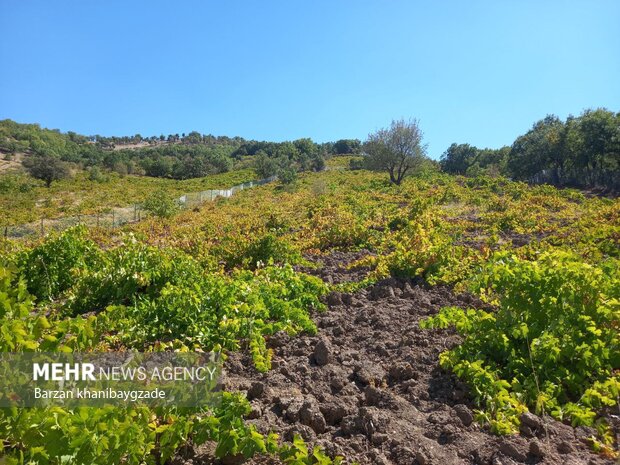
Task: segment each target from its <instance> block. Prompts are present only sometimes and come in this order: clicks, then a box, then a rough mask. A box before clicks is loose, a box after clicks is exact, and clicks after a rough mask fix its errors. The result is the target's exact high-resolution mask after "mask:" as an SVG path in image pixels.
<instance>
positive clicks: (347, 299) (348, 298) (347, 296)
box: [342, 294, 353, 305]
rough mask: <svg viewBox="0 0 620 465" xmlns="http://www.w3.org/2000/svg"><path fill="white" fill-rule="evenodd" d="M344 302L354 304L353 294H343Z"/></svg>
mask: <svg viewBox="0 0 620 465" xmlns="http://www.w3.org/2000/svg"><path fill="white" fill-rule="evenodd" d="M342 303H343V304H345V305H351V304H353V296H352V295H351V294H342Z"/></svg>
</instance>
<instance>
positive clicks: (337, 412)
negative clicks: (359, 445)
mask: <svg viewBox="0 0 620 465" xmlns="http://www.w3.org/2000/svg"><path fill="white" fill-rule="evenodd" d="M319 409H320V410H321V413H322V414H323V417H324V418H325V421H326V422H327V424H328V425H331V426H334V425H336V424H338V423H339V422H340V421H341V420H342V419H343V418H344V416H345V415H346V414H347V409H346V408H345V407H344V406H342V405H340V404H336V403H334V402H329V403H326V404H321V405H320V406H319Z"/></svg>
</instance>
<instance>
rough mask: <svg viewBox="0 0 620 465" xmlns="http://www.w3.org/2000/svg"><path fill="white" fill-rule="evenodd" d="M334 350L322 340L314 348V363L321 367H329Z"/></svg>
mask: <svg viewBox="0 0 620 465" xmlns="http://www.w3.org/2000/svg"><path fill="white" fill-rule="evenodd" d="M331 352H332V350H331V347H330V345H329V342H327V340H326V339H321V340H320V341H319V342H318V343H317V344H316V346H315V347H314V361H315V362H316V364H317V365H319V366H324V365H327V364H328V363H329V362H330V361H331V358H332V353H331Z"/></svg>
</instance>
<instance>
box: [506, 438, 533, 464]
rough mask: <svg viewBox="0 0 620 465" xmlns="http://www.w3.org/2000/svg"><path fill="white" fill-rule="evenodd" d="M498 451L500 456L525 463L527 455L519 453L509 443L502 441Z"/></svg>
mask: <svg viewBox="0 0 620 465" xmlns="http://www.w3.org/2000/svg"><path fill="white" fill-rule="evenodd" d="M499 450H500V452H501V453H502V454H504V455H506V456H508V457H510V458H511V459H515V460H516V461H518V462H525V460H526V459H527V454H524V453H523V452H521V451H520V450H519V449H517V446H515V445H514V444H513V443H512V442H509V441H503V442H502V443H501V444H500V446H499Z"/></svg>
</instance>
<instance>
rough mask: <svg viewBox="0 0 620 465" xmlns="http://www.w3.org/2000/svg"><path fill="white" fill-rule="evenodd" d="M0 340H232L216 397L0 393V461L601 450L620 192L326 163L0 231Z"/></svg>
mask: <svg viewBox="0 0 620 465" xmlns="http://www.w3.org/2000/svg"><path fill="white" fill-rule="evenodd" d="M332 163H339V167H341V168H344V167H346V166H348V165H349V159H348V158H341V159H340V160H339V161H338V162H332ZM332 166H335V165H332ZM222 176H227V178H225V180H226V181H227V180H230V179H233V178H234V179H235V180H236V181H239V182H244V181H247V180H249V179H252V177H253V176H252V173H247V172H240V173H236V172H232V173H229V174H227V175H222ZM144 182H146V181H144ZM158 182H159V181H158ZM190 182H191V183H193V184H196V185H199V181H198V180H192V181H187V182H185V184H183V185H181V186H182V187H179V186H178V185H176V184H175V186H174V187H173V188H172V189H170V192H171V193H172V194H178V192H179V191H180V189H184V191H189V190H190V189H187V187H188V183H190ZM231 185H232V184H231ZM208 187H210V188H211V186H208ZM134 188H135V189H136V192H138V191H139V190H140V186H135V187H134ZM196 190H199V189H196ZM117 195H120V193H119V194H117ZM138 195H143V193H142V191H140V193H138ZM144 195H145V194H144ZM114 200H115V201H116V200H118V201H119V202H120V201H121V200H122V199H120V198H119V199H114ZM10 202H12V200H11V199H10V196H7V197H6V198H5V199H3V205H8V206H9V209H10V208H11V207H10V205H12V204H11V203H10ZM32 202H34V200H32ZM101 202H103V199H99V198H95V197H94V196H93V197H92V202H91V203H92V205H91V206H92V208H95V207H98V206H99V204H100V203H101ZM89 205H90V204H89ZM48 208H49V209H50V210H51V209H53V208H55V207H52V206H51V204H50V206H48ZM7 211H8V210H7ZM12 219H13V220H15V221H18V220H20V221H23V220H30V219H32V218H31V213H29V212H28V211H27V209H22V210H20V211H19V212H18V213H15V214H14V215H13V218H12ZM0 350H1V351H3V352H55V351H62V352H106V351H113V350H115V351H119V350H121V351H125V350H140V351H181V352H183V351H204V352H207V351H214V352H220V353H222V354H223V355H224V357H225V363H224V369H225V374H224V377H223V380H222V383H223V386H224V388H225V392H224V393H223V399H222V403H221V405H219V406H217V407H213V408H194V409H192V408H180V407H179V408H174V407H162V408H150V407H147V406H135V407H126V408H118V407H102V408H90V407H89V408H78V409H69V408H63V407H58V406H54V407H49V408H46V409H17V408H13V409H2V410H0V439H1V440H2V441H3V442H2V447H3V454H4V457H3V458H1V459H0V463H6V464H50V465H52V464H53V465H60V464H102V465H104V464H105V465H108V464H136V465H138V464H159V465H161V464H199V463H225V464H229V463H243V462H244V461H247V462H246V463H256V464H259V463H261V464H262V463H288V464H300V465H301V464H307V465H310V464H321V465H327V464H331V463H341V462H342V463H353V462H358V463H377V464H390V463H418V464H422V465H423V464H433V463H592V464H599V463H600V464H603V463H614V461H615V460H616V459H617V458H618V447H619V435H620V201H619V200H618V199H613V198H605V197H594V196H587V195H585V194H584V193H582V192H580V191H577V190H571V189H556V188H555V187H551V186H546V185H541V186H528V185H527V184H525V183H521V182H513V181H509V180H507V179H505V178H502V177H485V176H479V177H467V178H466V177H462V176H452V175H447V174H441V173H437V172H428V173H422V174H420V175H418V176H415V177H407V178H405V180H404V181H403V182H402V184H401V185H394V184H393V183H390V182H389V179H388V177H387V175H385V174H384V173H377V172H371V171H366V170H348V169H346V170H345V169H331V170H327V171H322V172H317V173H310V172H308V173H304V174H302V175H301V176H300V177H299V179H297V180H296V181H295V182H293V183H291V184H287V185H284V184H282V183H270V184H266V185H263V186H259V187H255V188H253V189H249V190H241V191H239V192H237V193H236V194H235V195H234V196H233V197H231V198H227V199H224V198H219V199H215V200H214V201H213V202H206V203H204V204H199V205H196V207H195V208H192V209H185V210H183V211H180V212H178V213H177V214H176V215H174V216H171V217H169V218H160V217H155V216H152V217H148V218H146V219H144V220H142V221H139V222H135V223H131V224H126V225H124V226H122V227H117V228H103V227H96V226H94V227H90V228H87V227H84V226H77V227H74V228H70V229H68V230H66V231H64V232H61V233H51V234H49V235H47V236H46V237H43V238H36V239H35V238H31V239H29V240H21V241H14V240H2V241H1V242H0ZM217 461H220V462H217Z"/></svg>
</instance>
